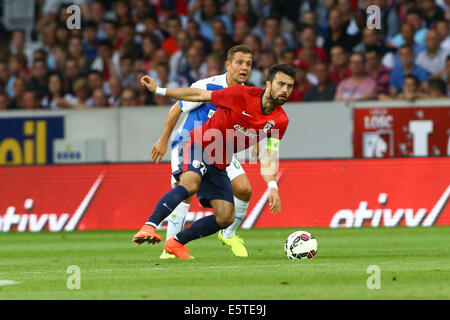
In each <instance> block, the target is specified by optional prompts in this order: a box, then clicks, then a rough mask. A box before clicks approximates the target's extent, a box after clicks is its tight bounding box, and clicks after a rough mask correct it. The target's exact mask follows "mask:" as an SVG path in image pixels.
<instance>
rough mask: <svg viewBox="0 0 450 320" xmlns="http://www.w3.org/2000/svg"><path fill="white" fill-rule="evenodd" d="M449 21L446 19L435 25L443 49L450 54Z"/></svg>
mask: <svg viewBox="0 0 450 320" xmlns="http://www.w3.org/2000/svg"><path fill="white" fill-rule="evenodd" d="M449 23H450V22H449V21H448V20H446V19H443V20H438V21H436V24H435V29H436V32H437V33H438V36H439V40H440V41H441V48H442V49H444V50H446V51H447V52H450V26H449Z"/></svg>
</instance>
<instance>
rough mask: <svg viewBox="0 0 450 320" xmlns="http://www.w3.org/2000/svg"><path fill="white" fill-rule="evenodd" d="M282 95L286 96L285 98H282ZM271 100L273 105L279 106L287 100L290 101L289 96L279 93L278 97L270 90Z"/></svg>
mask: <svg viewBox="0 0 450 320" xmlns="http://www.w3.org/2000/svg"><path fill="white" fill-rule="evenodd" d="M281 97H285V99H282V98H281ZM269 100H270V103H271V104H272V105H274V106H279V105H282V104H284V103H285V102H287V101H288V97H287V96H282V95H278V96H277V97H274V96H273V95H272V90H270V92H269Z"/></svg>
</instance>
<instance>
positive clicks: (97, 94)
mask: <svg viewBox="0 0 450 320" xmlns="http://www.w3.org/2000/svg"><path fill="white" fill-rule="evenodd" d="M92 102H93V104H92V106H93V107H100V108H104V107H109V104H108V97H107V96H106V93H105V91H103V90H102V89H95V90H94V92H93V93H92Z"/></svg>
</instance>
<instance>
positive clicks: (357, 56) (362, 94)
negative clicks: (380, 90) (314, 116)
mask: <svg viewBox="0 0 450 320" xmlns="http://www.w3.org/2000/svg"><path fill="white" fill-rule="evenodd" d="M364 66H365V58H364V54H362V53H356V52H355V53H352V54H351V56H350V69H351V73H352V76H351V77H349V78H346V79H344V80H342V81H341V82H340V83H339V85H338V87H337V89H336V95H335V98H334V100H335V101H345V102H347V103H348V102H350V101H355V100H370V99H375V98H376V96H377V92H376V91H377V83H376V82H375V80H374V79H373V78H372V77H370V76H367V75H366V74H365V72H364Z"/></svg>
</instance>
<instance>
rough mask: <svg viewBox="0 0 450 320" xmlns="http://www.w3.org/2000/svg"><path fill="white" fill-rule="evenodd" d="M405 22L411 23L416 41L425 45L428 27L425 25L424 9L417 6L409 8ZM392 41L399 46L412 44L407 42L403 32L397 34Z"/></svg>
mask: <svg viewBox="0 0 450 320" xmlns="http://www.w3.org/2000/svg"><path fill="white" fill-rule="evenodd" d="M405 23H407V24H409V25H411V26H412V28H413V33H414V36H413V39H414V42H415V43H418V44H419V45H421V46H422V47H424V46H425V37H426V35H427V32H428V29H427V28H425V27H424V22H423V13H422V10H421V9H420V8H416V7H412V8H410V9H408V11H407V12H406V17H405ZM392 43H393V44H394V46H395V47H397V48H400V47H402V46H403V45H405V44H407V45H411V43H407V42H406V40H405V39H404V38H403V36H402V34H401V33H399V34H397V35H396V36H395V37H394V38H393V39H392Z"/></svg>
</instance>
